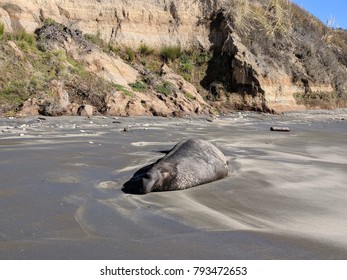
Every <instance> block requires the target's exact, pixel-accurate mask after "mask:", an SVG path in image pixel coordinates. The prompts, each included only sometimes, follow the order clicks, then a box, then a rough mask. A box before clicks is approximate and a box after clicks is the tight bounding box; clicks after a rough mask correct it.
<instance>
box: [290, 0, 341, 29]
mask: <svg viewBox="0 0 347 280" xmlns="http://www.w3.org/2000/svg"><path fill="white" fill-rule="evenodd" d="M292 2H294V3H296V4H298V5H299V6H301V7H303V8H304V9H305V10H306V11H308V12H310V13H311V14H313V15H314V16H316V17H317V18H319V19H320V20H321V21H322V22H324V23H325V24H326V23H327V20H328V19H330V18H331V17H332V18H333V19H334V26H333V27H341V28H346V29H347V0H292Z"/></svg>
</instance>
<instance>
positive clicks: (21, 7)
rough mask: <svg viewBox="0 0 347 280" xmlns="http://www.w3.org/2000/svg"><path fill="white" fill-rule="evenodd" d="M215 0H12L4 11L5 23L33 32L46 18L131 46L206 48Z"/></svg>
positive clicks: (9, 0)
mask: <svg viewBox="0 0 347 280" xmlns="http://www.w3.org/2000/svg"><path fill="white" fill-rule="evenodd" d="M218 2H222V1H217V0H198V1H196V0H186V1H178V0H176V1H167V0H161V1H157V0H147V1H139V0H133V1H126V0H107V1H100V0H85V1H80V0H74V1H64V0H27V1H23V0H8V1H5V3H9V4H8V5H1V6H2V8H0V15H2V17H4V19H5V20H6V23H7V24H6V25H7V28H9V29H10V28H14V27H16V28H17V27H22V28H25V29H26V30H27V31H29V32H34V31H35V29H36V28H38V27H40V25H41V21H42V20H44V19H47V18H52V19H53V20H55V21H57V22H60V23H63V24H64V25H66V26H73V27H74V28H76V29H80V30H83V32H85V33H91V34H99V35H100V36H101V38H103V39H104V40H105V41H107V42H109V41H113V42H117V43H120V44H124V45H129V46H132V47H136V46H139V45H140V44H141V43H147V44H149V45H153V46H154V45H156V46H160V45H165V44H169V45H173V44H180V45H182V46H188V45H192V44H194V45H198V46H203V47H205V48H208V47H209V45H210V42H209V40H208V35H209V27H208V24H206V22H207V19H208V18H209V15H210V12H211V10H215V9H217V7H218V6H219V3H218Z"/></svg>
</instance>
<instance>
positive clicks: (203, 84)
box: [0, 0, 347, 114]
mask: <svg viewBox="0 0 347 280" xmlns="http://www.w3.org/2000/svg"><path fill="white" fill-rule="evenodd" d="M1 7H2V8H3V9H5V10H7V11H10V12H11V13H14V12H16V13H20V12H21V8H20V7H18V6H14V5H11V4H10V3H5V4H2V5H1ZM178 13H179V11H178V10H176V14H177V18H178V19H179V14H178ZM204 16H205V19H204V20H202V21H201V23H200V24H202V25H206V26H207V27H208V28H209V31H210V35H209V40H210V43H211V48H210V49H206V48H203V47H201V46H200V45H194V44H192V45H191V46H190V47H185V48H184V47H183V46H181V45H179V44H163V45H161V46H152V45H150V44H147V43H146V42H143V43H141V44H139V47H137V48H134V47H130V46H128V45H120V44H114V43H113V41H112V40H110V41H107V42H106V41H105V40H104V39H102V38H101V37H102V36H101V35H100V34H99V33H96V34H83V32H82V31H79V30H77V29H71V28H67V27H66V26H64V25H63V24H60V23H57V22H55V21H54V20H52V19H51V18H41V27H40V28H39V29H37V31H36V32H35V34H28V33H27V32H26V31H25V30H24V29H23V28H20V27H19V28H17V29H16V28H14V31H13V32H6V30H5V25H4V24H3V23H2V22H1V20H0V72H1V73H2V74H1V76H0V114H1V113H6V114H15V113H16V112H17V111H18V110H19V109H20V107H21V105H22V104H23V102H24V101H25V100H27V99H30V98H36V99H37V100H39V102H38V103H39V105H40V106H41V107H44V106H45V105H44V104H45V102H41V103H40V100H44V99H47V97H48V98H49V97H50V96H52V94H53V93H52V82H54V81H60V82H61V83H62V85H63V90H64V91H67V92H68V94H69V97H70V102H72V103H76V104H82V103H89V104H91V105H93V106H94V107H96V108H97V111H99V112H100V113H104V112H105V111H106V103H105V102H106V101H105V100H106V96H107V95H108V94H110V93H112V92H114V90H116V91H118V92H120V93H122V94H123V95H124V96H125V97H126V98H128V99H129V100H131V99H136V98H135V97H136V96H137V95H141V94H147V95H148V96H150V98H158V99H160V100H164V101H165V102H166V103H168V102H169V100H170V99H172V100H174V98H177V95H175V94H174V93H176V92H178V91H180V90H181V89H180V87H182V86H180V85H181V84H182V82H181V80H179V81H178V80H177V79H178V78H177V77H176V76H175V79H176V83H175V84H172V82H170V81H168V80H167V79H166V78H164V76H165V74H164V73H163V64H167V65H168V66H169V67H170V68H171V69H172V70H173V71H174V72H176V73H177V74H178V75H180V76H181V77H183V78H184V79H185V80H186V81H188V82H190V83H191V84H193V85H194V87H195V89H194V90H195V91H196V90H197V91H198V92H199V94H200V95H201V96H202V97H203V98H204V99H205V100H206V101H208V102H209V103H210V104H211V105H212V106H214V107H216V108H218V109H219V110H222V111H228V110H230V109H251V110H262V111H272V110H271V109H270V107H269V105H268V99H269V98H268V97H267V96H266V95H268V94H269V93H268V91H270V89H269V88H270V87H272V88H271V91H272V93H271V94H272V96H271V98H273V96H275V97H276V98H278V99H279V100H281V98H282V97H281V96H282V94H284V93H283V92H282V89H284V88H287V90H288V88H289V87H290V88H291V89H290V90H291V91H288V92H289V94H290V95H291V97H292V98H293V100H294V101H295V102H296V103H297V104H303V105H305V106H306V107H312V108H314V107H321V108H336V107H339V106H346V105H347V80H346V76H347V32H346V31H344V30H336V29H334V28H332V27H328V26H326V25H324V24H323V23H322V22H320V21H319V20H318V19H316V18H315V17H313V16H312V15H310V14H309V13H308V12H306V11H305V10H303V9H301V8H300V7H298V6H297V5H295V4H294V3H292V2H291V1H287V0H254V1H251V0H229V1H225V5H224V6H222V7H220V6H219V7H218V8H217V6H213V7H211V8H210V10H209V11H208V12H207V13H206V10H204ZM176 24H177V28H178V27H179V25H180V24H181V22H180V21H179V20H178V21H177V22H176ZM71 41H73V42H72V43H71ZM95 49H97V50H98V51H99V52H101V53H103V54H104V55H106V56H108V57H109V58H110V61H111V63H113V62H112V61H114V60H115V59H119V58H121V59H122V61H124V62H126V63H127V64H128V65H129V67H131V68H132V69H135V70H134V71H136V73H138V76H137V77H136V79H133V80H132V81H131V82H127V83H124V82H123V83H122V82H118V81H114V79H110V78H107V77H106V76H107V75H106V74H104V75H101V74H100V73H102V72H103V71H104V68H105V66H104V65H103V64H102V63H101V62H100V61H96V59H94V58H93V61H87V59H86V58H85V56H80V55H79V52H84V53H90V52H93V50H95ZM91 59H92V58H90V60H91ZM117 67H118V66H117ZM96 72H98V74H97V73H96ZM104 72H105V71H104ZM281 80H283V81H284V83H283V85H282V84H281V82H280V81H281ZM288 80H289V81H288ZM296 89H297V92H296V91H295V90H296ZM183 95H184V97H185V99H186V100H187V101H188V102H189V101H193V100H195V99H196V97H195V95H194V94H192V93H191V92H189V91H183ZM294 98H295V99H294ZM172 100H171V101H172ZM171 101H170V102H171ZM139 102H140V104H142V105H143V106H144V108H145V111H146V110H147V111H148V112H149V111H150V112H152V111H153V109H149V107H148V108H147V107H146V106H147V105H145V104H146V102H147V103H148V101H146V102H145V101H144V100H143V98H142V100H140V101H139ZM173 103H175V104H176V105H175V106H177V107H178V108H180V106H179V105H177V104H178V103H177V102H173ZM126 104H128V105H129V104H130V105H131V103H126ZM128 105H126V106H128ZM181 108H182V106H181ZM158 110H160V109H158ZM182 110H183V109H182ZM43 111H44V109H43ZM147 111H146V112H147ZM193 111H194V110H193ZM155 112H156V114H160V113H158V112H157V111H155Z"/></svg>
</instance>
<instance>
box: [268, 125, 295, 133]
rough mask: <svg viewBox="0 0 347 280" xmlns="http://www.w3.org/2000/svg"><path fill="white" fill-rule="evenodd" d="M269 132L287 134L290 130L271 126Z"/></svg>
mask: <svg viewBox="0 0 347 280" xmlns="http://www.w3.org/2000/svg"><path fill="white" fill-rule="evenodd" d="M270 130H271V131H280V132H289V131H290V128H289V127H279V126H271V128H270Z"/></svg>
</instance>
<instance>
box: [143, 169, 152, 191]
mask: <svg viewBox="0 0 347 280" xmlns="http://www.w3.org/2000/svg"><path fill="white" fill-rule="evenodd" d="M154 184H155V179H154V178H153V176H152V174H150V173H146V174H145V175H144V176H143V178H142V188H141V193H149V192H151V191H152V188H153V186H154Z"/></svg>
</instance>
